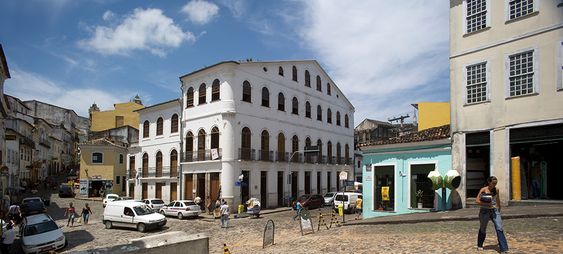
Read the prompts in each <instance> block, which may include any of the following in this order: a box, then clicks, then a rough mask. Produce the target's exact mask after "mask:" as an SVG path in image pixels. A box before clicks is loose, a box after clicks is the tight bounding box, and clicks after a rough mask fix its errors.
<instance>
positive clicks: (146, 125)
mask: <svg viewBox="0 0 563 254" xmlns="http://www.w3.org/2000/svg"><path fill="white" fill-rule="evenodd" d="M150 136H151V124H150V122H149V120H145V121H144V122H143V138H150Z"/></svg>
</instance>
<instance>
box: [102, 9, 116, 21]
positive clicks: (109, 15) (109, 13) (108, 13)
mask: <svg viewBox="0 0 563 254" xmlns="http://www.w3.org/2000/svg"><path fill="white" fill-rule="evenodd" d="M113 17H115V13H113V12H112V11H106V12H104V15H102V19H103V20H105V21H108V20H110V19H112V18H113Z"/></svg>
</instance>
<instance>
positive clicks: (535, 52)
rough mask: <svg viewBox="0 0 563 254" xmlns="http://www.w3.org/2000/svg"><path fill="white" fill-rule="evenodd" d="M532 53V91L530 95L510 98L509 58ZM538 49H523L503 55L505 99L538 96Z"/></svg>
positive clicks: (511, 97)
mask: <svg viewBox="0 0 563 254" xmlns="http://www.w3.org/2000/svg"><path fill="white" fill-rule="evenodd" d="M530 51H531V52H532V64H533V65H534V67H533V79H532V88H533V91H532V92H531V93H527V94H521V95H514V96H511V95H510V57H511V56H514V55H519V54H525V53H528V52H530ZM538 51H539V49H538V48H537V47H528V48H523V49H520V50H517V51H513V52H510V53H507V54H505V55H504V83H505V84H504V89H505V99H513V98H519V97H524V96H531V95H538V94H539V93H540V85H539V82H540V79H539V76H540V73H539V70H540V69H539V63H540V59H539V52H538Z"/></svg>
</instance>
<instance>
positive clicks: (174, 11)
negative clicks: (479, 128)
mask: <svg viewBox="0 0 563 254" xmlns="http://www.w3.org/2000/svg"><path fill="white" fill-rule="evenodd" d="M448 12H449V5H448V3H447V2H444V1H440V0H412V1H353V2H349V1H338V0H334V1H332V0H318V1H312V0H303V1H300V0H287V1H250V0H230V1H229V0H217V1H201V0H197V1H196V0H190V1H186V0H184V1H156V0H152V1H149V0H145V1H143V0H139V1H118V0H91V1H73V0H27V1H16V0H12V1H10V0H7V1H0V43H2V45H3V48H4V52H5V54H6V58H7V60H8V65H9V68H10V73H11V75H12V78H11V79H9V80H7V81H6V82H5V88H4V89H5V92H6V93H7V94H11V95H14V96H17V97H19V98H21V99H23V100H29V99H37V100H41V101H45V102H49V103H53V104H56V105H59V106H62V107H67V108H71V109H74V110H75V111H76V112H77V113H78V114H80V115H83V116H87V112H88V107H89V106H90V105H91V104H92V103H94V102H96V103H97V104H98V106H99V107H100V108H101V109H102V110H108V109H111V108H112V105H113V104H114V103H117V102H124V101H129V100H130V99H131V98H132V97H134V96H135V95H136V94H139V95H140V96H141V99H142V100H143V102H144V104H145V105H151V104H155V103H159V102H162V101H165V100H169V99H172V98H176V97H179V96H180V89H179V80H178V77H179V76H181V75H183V74H186V73H189V72H192V71H194V70H197V69H199V68H202V67H205V66H209V65H212V64H215V63H217V62H219V61H224V60H244V59H247V58H252V59H254V60H264V61H272V60H292V59H296V60H301V59H315V60H317V61H318V62H319V63H320V64H321V65H322V66H323V68H325V70H326V71H327V72H328V73H329V75H331V77H332V79H333V80H335V82H336V85H338V87H339V88H340V89H341V90H342V91H343V92H344V94H345V95H346V96H347V97H348V99H349V100H350V101H351V102H352V104H353V105H354V106H355V108H356V114H355V124H359V123H360V122H361V121H362V120H363V119H365V118H371V119H379V120H385V119H387V118H388V117H391V116H393V115H398V114H403V113H410V112H412V107H411V106H410V104H412V103H417V102H423V101H448V100H449V61H448V53H449V45H448V43H449V42H448V36H449V35H448V24H449V16H448V15H449V13H448Z"/></svg>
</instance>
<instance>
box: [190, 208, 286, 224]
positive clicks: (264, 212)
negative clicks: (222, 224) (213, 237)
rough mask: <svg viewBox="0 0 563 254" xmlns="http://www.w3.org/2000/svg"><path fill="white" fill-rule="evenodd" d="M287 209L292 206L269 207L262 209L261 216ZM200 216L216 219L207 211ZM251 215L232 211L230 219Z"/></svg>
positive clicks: (208, 219) (205, 218)
mask: <svg viewBox="0 0 563 254" xmlns="http://www.w3.org/2000/svg"><path fill="white" fill-rule="evenodd" d="M286 211H291V207H278V208H268V209H265V210H260V216H262V215H266V214H274V213H281V212H286ZM199 217H200V218H201V219H203V220H205V221H213V220H215V218H214V217H213V215H212V214H207V212H204V213H202V214H200V215H199ZM249 217H251V216H250V215H249V214H247V213H246V212H244V213H242V214H241V216H238V214H237V213H232V214H230V216H229V218H230V219H242V218H249ZM217 219H218V218H217Z"/></svg>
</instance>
